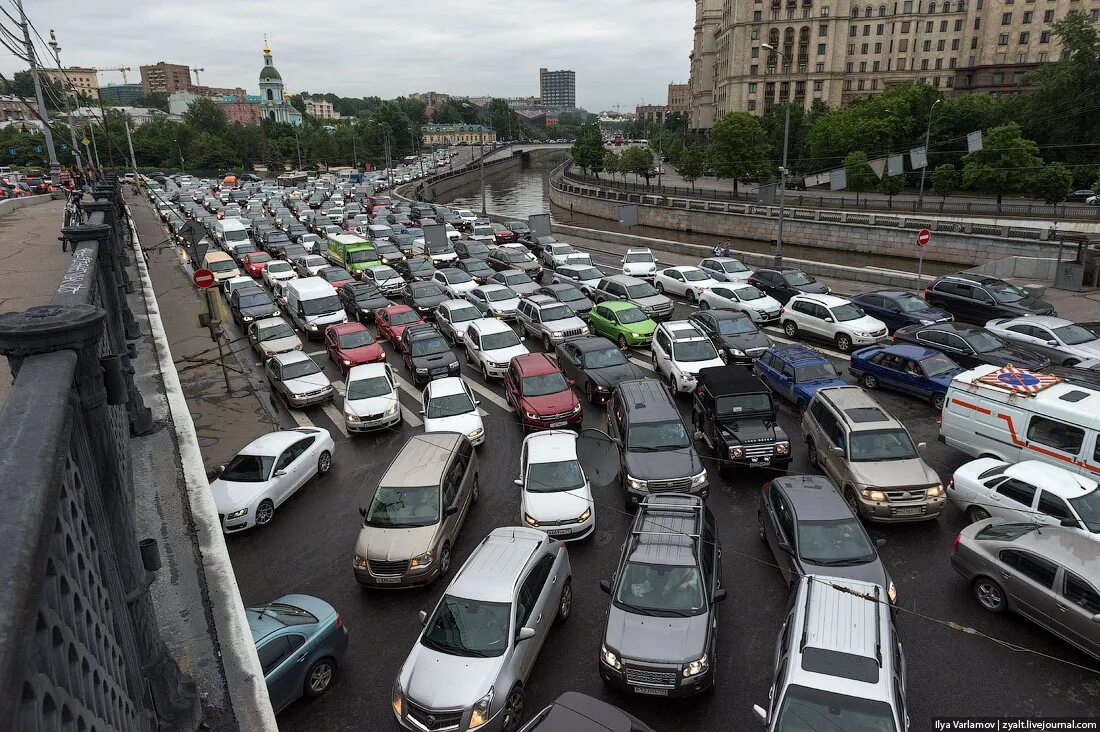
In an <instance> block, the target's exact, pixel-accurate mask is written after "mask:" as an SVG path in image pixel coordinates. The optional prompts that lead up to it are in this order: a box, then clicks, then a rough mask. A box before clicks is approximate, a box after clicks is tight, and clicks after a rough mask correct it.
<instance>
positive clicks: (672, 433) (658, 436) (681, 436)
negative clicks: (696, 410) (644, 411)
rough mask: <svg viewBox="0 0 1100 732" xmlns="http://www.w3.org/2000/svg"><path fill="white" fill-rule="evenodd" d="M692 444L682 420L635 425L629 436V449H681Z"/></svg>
mask: <svg viewBox="0 0 1100 732" xmlns="http://www.w3.org/2000/svg"><path fill="white" fill-rule="evenodd" d="M690 446H691V441H690V440H688V435H687V430H685V429H684V424H683V422H681V421H680V420H675V421H669V422H650V423H643V424H638V425H633V426H632V427H631V428H630V432H629V436H628V438H627V445H626V447H627V449H628V450H643V451H645V450H681V449H683V448H686V447H690Z"/></svg>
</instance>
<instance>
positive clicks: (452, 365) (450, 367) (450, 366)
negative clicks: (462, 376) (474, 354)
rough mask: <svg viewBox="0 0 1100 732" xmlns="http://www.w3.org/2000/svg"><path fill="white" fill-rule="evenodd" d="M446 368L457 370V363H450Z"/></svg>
mask: <svg viewBox="0 0 1100 732" xmlns="http://www.w3.org/2000/svg"><path fill="white" fill-rule="evenodd" d="M447 368H448V369H457V368H458V361H451V362H450V363H449V364H447Z"/></svg>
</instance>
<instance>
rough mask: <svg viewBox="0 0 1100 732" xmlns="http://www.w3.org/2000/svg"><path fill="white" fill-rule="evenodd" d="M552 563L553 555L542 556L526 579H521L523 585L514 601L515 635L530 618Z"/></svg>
mask: <svg viewBox="0 0 1100 732" xmlns="http://www.w3.org/2000/svg"><path fill="white" fill-rule="evenodd" d="M553 564H554V557H553V556H552V555H547V556H544V557H543V558H542V559H540V560H539V561H538V563H537V564H536V565H535V566H534V567H533V568H532V569H531V573H530V574H528V575H527V579H525V580H523V585H522V586H521V587H520V588H519V597H518V598H517V601H516V634H517V635H518V634H519V631H520V628H522V627H523V626H524V625H526V624H527V621H528V619H530V617H531V611H532V610H534V609H535V603H536V602H538V599H539V595H540V594H542V587H543V585H544V584H546V578H547V577H549V576H550V568H551V566H553Z"/></svg>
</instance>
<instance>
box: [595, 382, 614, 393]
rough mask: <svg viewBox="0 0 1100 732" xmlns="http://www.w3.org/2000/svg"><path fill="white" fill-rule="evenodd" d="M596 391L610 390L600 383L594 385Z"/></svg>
mask: <svg viewBox="0 0 1100 732" xmlns="http://www.w3.org/2000/svg"><path fill="white" fill-rule="evenodd" d="M596 391H602V392H608V391H611V390H610V389H608V388H607V387H606V386H601V385H599V384H597V385H596Z"/></svg>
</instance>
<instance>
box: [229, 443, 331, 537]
mask: <svg viewBox="0 0 1100 732" xmlns="http://www.w3.org/2000/svg"><path fill="white" fill-rule="evenodd" d="M334 452H336V445H335V443H333V441H332V437H331V435H329V433H328V430H324V429H321V428H319V427H300V428H298V429H295V430H286V431H280V432H269V433H268V434H266V435H263V436H262V437H258V438H256V439H255V440H253V441H252V442H251V443H249V445H248V446H247V447H245V448H244V449H243V450H241V451H240V452H239V453H237V455H236V456H234V457H233V459H232V460H230V461H229V462H228V463H227V464H226V465H225V467H224V468H222V470H221V473H220V474H219V475H218V478H217V480H215V481H213V482H212V483H211V484H210V492H211V494H213V497H214V505H215V506H217V507H218V518H219V519H221V523H222V531H224V532H225V533H227V534H232V533H234V532H237V531H244V530H245V529H250V528H252V527H253V526H264V525H265V524H268V523H270V522H271V519H272V518H273V517H274V516H275V509H276V508H278V507H279V506H280V505H282V503H283V502H284V501H286V499H288V498H290V497H291V496H292V495H294V492H295V491H297V490H298V489H299V488H301V487H302V486H303V485H305V483H306V481H308V480H309V479H310V478H312V477H313V476H315V475H324V474H325V473H327V472H328V471H329V468H331V467H332V454H333V453H334Z"/></svg>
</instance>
